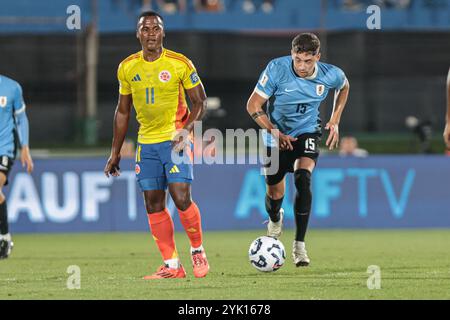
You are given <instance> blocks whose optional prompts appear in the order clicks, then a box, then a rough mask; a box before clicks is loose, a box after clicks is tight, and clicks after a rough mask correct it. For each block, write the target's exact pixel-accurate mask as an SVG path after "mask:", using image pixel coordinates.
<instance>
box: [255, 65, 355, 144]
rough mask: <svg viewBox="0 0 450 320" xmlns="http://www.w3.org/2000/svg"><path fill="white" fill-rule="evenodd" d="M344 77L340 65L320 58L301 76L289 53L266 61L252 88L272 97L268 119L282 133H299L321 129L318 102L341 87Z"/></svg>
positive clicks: (296, 134)
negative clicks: (308, 71) (309, 70)
mask: <svg viewBox="0 0 450 320" xmlns="http://www.w3.org/2000/svg"><path fill="white" fill-rule="evenodd" d="M345 81H346V77H345V74H344V72H343V71H342V70H341V69H339V68H338V67H336V66H334V65H331V64H327V63H323V62H320V61H319V62H317V65H316V67H315V70H314V73H313V74H312V75H311V76H310V77H308V78H301V77H299V76H298V75H297V74H296V73H295V72H294V67H293V61H292V57H291V56H285V57H281V58H277V59H274V60H272V61H271V62H270V63H269V64H268V65H267V67H266V69H265V70H264V71H263V73H262V74H261V76H260V78H259V81H258V84H257V85H256V87H255V92H256V93H257V94H259V95H260V96H261V97H263V98H265V99H269V98H271V97H273V98H274V99H273V102H272V103H271V104H270V105H269V107H268V110H267V114H268V116H269V119H270V121H271V122H272V123H273V124H274V125H275V126H276V127H277V128H278V129H279V130H280V131H281V132H282V133H283V134H286V135H290V136H292V137H298V136H299V135H301V134H304V133H316V132H317V133H319V132H321V130H322V127H321V119H320V114H319V107H320V103H321V102H322V101H323V100H325V98H326V97H327V95H328V92H329V90H330V89H336V90H340V89H342V88H343V87H344V85H345ZM264 136H265V139H264V141H265V142H266V144H268V145H272V146H273V145H274V143H273V141H271V139H269V138H270V136H268V135H267V134H265V135H264Z"/></svg>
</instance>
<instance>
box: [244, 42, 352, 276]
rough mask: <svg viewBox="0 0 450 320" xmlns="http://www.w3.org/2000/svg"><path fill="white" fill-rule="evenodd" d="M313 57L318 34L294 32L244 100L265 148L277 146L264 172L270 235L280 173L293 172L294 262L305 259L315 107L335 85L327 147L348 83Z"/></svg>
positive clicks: (277, 216) (276, 217)
mask: <svg viewBox="0 0 450 320" xmlns="http://www.w3.org/2000/svg"><path fill="white" fill-rule="evenodd" d="M319 59H320V41H319V38H317V36H316V35H314V34H312V33H303V34H300V35H298V36H296V37H295V38H294V40H293V41H292V50H291V55H290V56H286V57H281V58H277V59H274V60H272V61H271V62H270V63H269V64H268V65H267V67H266V69H265V70H264V71H263V73H262V74H261V76H260V78H259V81H258V83H257V85H256V87H255V89H254V91H253V93H252V95H251V96H250V99H249V101H248V103H247V111H248V112H249V114H250V115H251V116H252V118H253V119H254V120H255V121H256V122H257V123H258V125H259V126H260V127H261V128H263V129H265V130H267V132H266V133H265V134H264V140H265V143H266V146H267V147H268V152H269V153H271V150H272V149H273V148H279V149H280V153H279V159H278V160H279V163H278V168H279V169H278V172H276V173H275V174H271V175H269V174H267V173H266V185H267V194H266V210H267V212H268V213H269V217H270V220H269V224H268V232H267V235H268V236H270V237H274V238H278V237H279V236H280V235H281V230H282V222H283V213H284V212H283V209H282V208H281V205H282V202H283V197H284V191H285V175H286V174H287V173H288V172H293V173H294V181H295V187H296V190H297V192H296V196H295V202H294V212H295V222H296V234H295V240H294V243H293V252H292V256H293V259H294V263H295V265H296V266H297V267H299V266H308V265H309V263H310V259H309V257H308V255H307V253H306V248H305V242H304V241H305V234H306V229H307V226H308V221H309V215H310V211H311V202H312V194H311V189H310V184H311V174H312V172H313V170H314V168H315V166H316V162H317V158H318V156H319V148H318V143H319V142H320V138H321V135H322V132H321V131H322V125H321V120H320V116H319V107H320V104H321V102H322V101H323V100H325V98H326V97H327V95H328V92H329V91H330V90H335V92H336V94H335V100H334V108H333V113H332V115H331V119H330V121H329V122H328V123H327V124H326V126H325V129H326V130H330V135H329V136H328V139H327V141H326V145H327V146H329V148H330V149H333V148H334V147H336V146H337V145H338V142H339V130H338V128H339V127H338V125H339V122H340V119H341V114H342V111H343V110H344V107H345V104H346V102H347V97H348V93H349V88H350V86H349V83H348V80H347V78H346V76H345V74H344V72H343V71H342V70H341V69H339V68H338V67H336V66H333V65H331V64H327V63H322V62H319ZM270 98H272V99H273V101H272V102H271V103H270V104H269V105H268V108H267V112H265V111H264V110H263V106H264V104H266V102H267V101H268V100H269V99H270ZM274 129H278V131H277V130H275V131H274ZM266 165H267V166H270V164H269V163H268V164H266Z"/></svg>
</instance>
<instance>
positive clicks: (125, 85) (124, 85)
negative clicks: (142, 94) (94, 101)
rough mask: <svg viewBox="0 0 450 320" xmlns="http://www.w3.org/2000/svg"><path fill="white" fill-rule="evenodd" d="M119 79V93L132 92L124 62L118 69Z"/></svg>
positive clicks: (126, 93) (127, 93)
mask: <svg viewBox="0 0 450 320" xmlns="http://www.w3.org/2000/svg"><path fill="white" fill-rule="evenodd" d="M117 80H119V93H120V94H123V95H129V94H131V86H130V83H129V82H128V80H127V79H126V77H125V70H124V66H123V64H122V63H121V64H120V65H119V68H118V69H117Z"/></svg>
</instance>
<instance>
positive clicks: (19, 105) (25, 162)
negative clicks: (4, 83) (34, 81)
mask: <svg viewBox="0 0 450 320" xmlns="http://www.w3.org/2000/svg"><path fill="white" fill-rule="evenodd" d="M25 109H26V106H25V103H24V101H23V97H22V88H21V87H20V85H18V86H17V89H16V95H15V97H14V120H15V123H16V128H17V134H18V136H19V143H20V161H21V163H22V167H25V166H26V168H27V172H28V173H31V172H32V171H33V168H34V164H33V159H32V158H31V154H30V147H29V123H28V117H27V113H26V111H25Z"/></svg>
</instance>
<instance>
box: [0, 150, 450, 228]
mask: <svg viewBox="0 0 450 320" xmlns="http://www.w3.org/2000/svg"><path fill="white" fill-rule="evenodd" d="M105 160H106V159H86V160H82V159H76V160H71V159H51V160H36V161H35V171H34V173H33V174H32V175H28V174H27V173H25V172H23V171H22V170H21V168H20V163H18V162H16V164H15V166H14V168H13V172H12V174H11V176H10V184H9V185H8V186H7V187H6V188H5V191H6V194H7V199H8V215H9V220H10V223H11V229H12V231H13V232H84V231H144V230H148V223H147V216H146V212H145V207H144V204H143V200H142V195H141V193H140V190H139V188H138V186H137V184H136V181H135V174H134V171H133V169H134V162H133V161H132V160H123V161H122V164H121V167H122V169H123V171H122V175H121V176H120V177H119V178H110V179H108V178H106V177H105V176H104V174H103V167H104V164H105ZM194 176H195V180H194V183H193V198H194V200H195V201H196V203H197V204H198V206H199V208H200V210H201V214H202V218H203V226H204V229H205V230H237V229H255V228H261V229H262V228H265V227H264V226H263V221H264V220H266V219H267V214H266V212H265V206H264V196H265V184H264V178H263V176H261V175H260V170H259V167H258V166H255V165H205V164H202V165H195V166H194ZM312 191H313V210H312V211H313V212H312V217H311V220H310V221H311V227H321V228H428V227H433V228H438V227H444V228H446V227H450V158H446V157H443V156H442V157H441V156H371V157H369V158H339V157H326V156H324V157H322V158H320V159H319V162H318V167H317V168H316V170H315V172H314V175H313V179H312ZM294 192H295V189H294V187H293V181H292V176H289V177H288V178H287V188H286V196H285V200H284V203H283V207H284V209H285V212H286V215H285V217H286V220H285V221H286V226H288V227H289V226H292V225H293V223H294V220H293V198H294ZM168 208H169V210H170V211H171V213H172V214H173V215H174V216H175V219H174V221H175V225H176V227H177V228H178V230H181V228H180V224H179V219H178V213H177V210H176V208H175V207H174V204H173V202H172V201H171V200H170V197H169V199H168Z"/></svg>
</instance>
